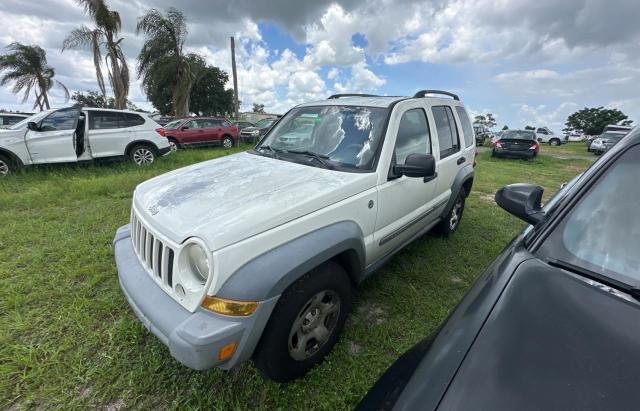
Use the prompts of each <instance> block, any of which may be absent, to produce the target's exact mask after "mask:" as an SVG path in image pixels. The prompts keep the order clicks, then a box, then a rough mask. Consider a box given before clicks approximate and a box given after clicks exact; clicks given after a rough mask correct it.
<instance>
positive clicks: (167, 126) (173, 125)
mask: <svg viewBox="0 0 640 411" xmlns="http://www.w3.org/2000/svg"><path fill="white" fill-rule="evenodd" d="M180 123H182V120H175V121H172V122H171V123H167V124H165V125H164V128H165V129H167V130H173V129H175V128H178V126H179V125H180Z"/></svg>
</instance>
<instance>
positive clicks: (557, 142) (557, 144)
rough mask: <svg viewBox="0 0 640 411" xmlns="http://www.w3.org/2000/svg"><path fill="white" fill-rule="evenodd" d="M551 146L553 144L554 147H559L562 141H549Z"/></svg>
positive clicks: (553, 139)
mask: <svg viewBox="0 0 640 411" xmlns="http://www.w3.org/2000/svg"><path fill="white" fill-rule="evenodd" d="M549 144H551V145H552V146H559V145H560V140H558V139H557V138H552V139H551V140H549Z"/></svg>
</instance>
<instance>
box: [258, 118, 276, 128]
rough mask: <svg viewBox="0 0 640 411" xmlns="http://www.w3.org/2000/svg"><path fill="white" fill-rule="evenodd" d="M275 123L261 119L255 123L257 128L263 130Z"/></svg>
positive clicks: (271, 120)
mask: <svg viewBox="0 0 640 411" xmlns="http://www.w3.org/2000/svg"><path fill="white" fill-rule="evenodd" d="M274 122H275V120H273V119H263V120H260V121H258V122H257V123H256V127H258V128H265V127H269V126H270V125H272V124H273V123H274Z"/></svg>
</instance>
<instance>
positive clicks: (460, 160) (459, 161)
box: [457, 157, 467, 165]
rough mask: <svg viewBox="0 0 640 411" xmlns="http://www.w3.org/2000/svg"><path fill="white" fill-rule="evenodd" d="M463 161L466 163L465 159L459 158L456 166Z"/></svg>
mask: <svg viewBox="0 0 640 411" xmlns="http://www.w3.org/2000/svg"><path fill="white" fill-rule="evenodd" d="M465 161H467V159H466V158H464V157H460V158H459V159H458V163H457V164H458V165H460V164H462V163H464V162H465Z"/></svg>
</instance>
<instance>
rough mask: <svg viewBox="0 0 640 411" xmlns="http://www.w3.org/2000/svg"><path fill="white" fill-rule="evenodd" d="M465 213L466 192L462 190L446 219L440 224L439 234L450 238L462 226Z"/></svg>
mask: <svg viewBox="0 0 640 411" xmlns="http://www.w3.org/2000/svg"><path fill="white" fill-rule="evenodd" d="M463 212H464V190H460V192H459V193H458V196H457V197H456V200H455V202H454V203H453V206H452V207H451V210H449V213H447V215H446V216H445V218H444V219H443V220H442V221H441V222H440V223H439V224H438V232H440V234H442V235H443V236H444V237H449V236H450V235H451V234H453V233H454V232H455V231H456V230H457V229H458V226H459V225H460V220H461V219H462V213H463Z"/></svg>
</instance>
